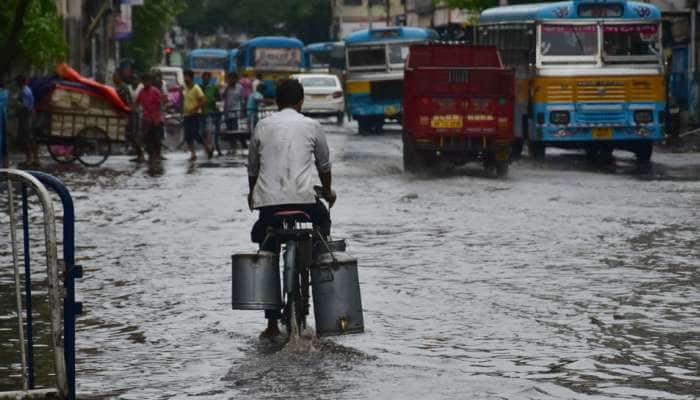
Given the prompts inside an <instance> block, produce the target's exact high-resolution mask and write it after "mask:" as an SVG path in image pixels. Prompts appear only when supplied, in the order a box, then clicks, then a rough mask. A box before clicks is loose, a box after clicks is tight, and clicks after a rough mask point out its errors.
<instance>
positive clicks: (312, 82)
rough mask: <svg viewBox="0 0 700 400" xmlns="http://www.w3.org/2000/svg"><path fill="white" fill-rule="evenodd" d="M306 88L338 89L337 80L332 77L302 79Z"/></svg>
mask: <svg viewBox="0 0 700 400" xmlns="http://www.w3.org/2000/svg"><path fill="white" fill-rule="evenodd" d="M300 81H301V84H302V86H304V87H336V86H338V85H337V84H336V82H335V78H334V77H332V76H307V77H303V78H301V79H300Z"/></svg>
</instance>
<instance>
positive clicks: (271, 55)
mask: <svg viewBox="0 0 700 400" xmlns="http://www.w3.org/2000/svg"><path fill="white" fill-rule="evenodd" d="M253 66H254V67H257V68H263V69H265V68H268V69H292V70H295V69H299V68H301V49H298V48H282V47H258V48H257V49H255V63H254V64H253Z"/></svg>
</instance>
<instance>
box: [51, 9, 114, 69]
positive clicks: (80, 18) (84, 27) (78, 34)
mask: <svg viewBox="0 0 700 400" xmlns="http://www.w3.org/2000/svg"><path fill="white" fill-rule="evenodd" d="M121 3H122V2H121V0H111V1H110V0H108V1H105V0H56V8H57V10H58V14H59V16H60V17H61V18H62V19H63V31H64V34H65V37H66V42H68V49H69V50H68V57H67V58H68V60H67V61H68V63H69V64H70V65H71V66H72V67H73V68H75V69H76V70H78V71H79V72H80V73H81V74H83V75H86V76H92V77H94V78H96V79H98V80H100V81H103V82H104V81H105V80H106V78H107V77H108V76H111V72H112V71H114V69H115V66H116V60H117V58H118V56H119V55H118V52H119V51H118V43H117V41H116V40H114V35H113V34H114V20H115V17H116V15H118V11H119V8H120V6H121Z"/></svg>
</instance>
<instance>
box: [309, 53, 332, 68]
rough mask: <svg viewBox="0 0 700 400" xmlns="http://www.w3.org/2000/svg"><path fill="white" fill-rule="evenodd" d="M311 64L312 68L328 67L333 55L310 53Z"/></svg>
mask: <svg viewBox="0 0 700 400" xmlns="http://www.w3.org/2000/svg"><path fill="white" fill-rule="evenodd" d="M308 54H309V62H310V63H311V66H312V67H327V66H328V65H329V64H330V63H331V53H330V51H328V52H325V51H324V52H317V53H311V52H309V53H308Z"/></svg>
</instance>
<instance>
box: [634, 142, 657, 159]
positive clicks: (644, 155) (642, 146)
mask: <svg viewBox="0 0 700 400" xmlns="http://www.w3.org/2000/svg"><path fill="white" fill-rule="evenodd" d="M653 152H654V143H653V142H651V141H645V142H642V143H639V144H637V145H636V146H635V150H634V155H635V156H637V162H638V163H640V164H647V163H649V162H650V161H651V154H652V153H653Z"/></svg>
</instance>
